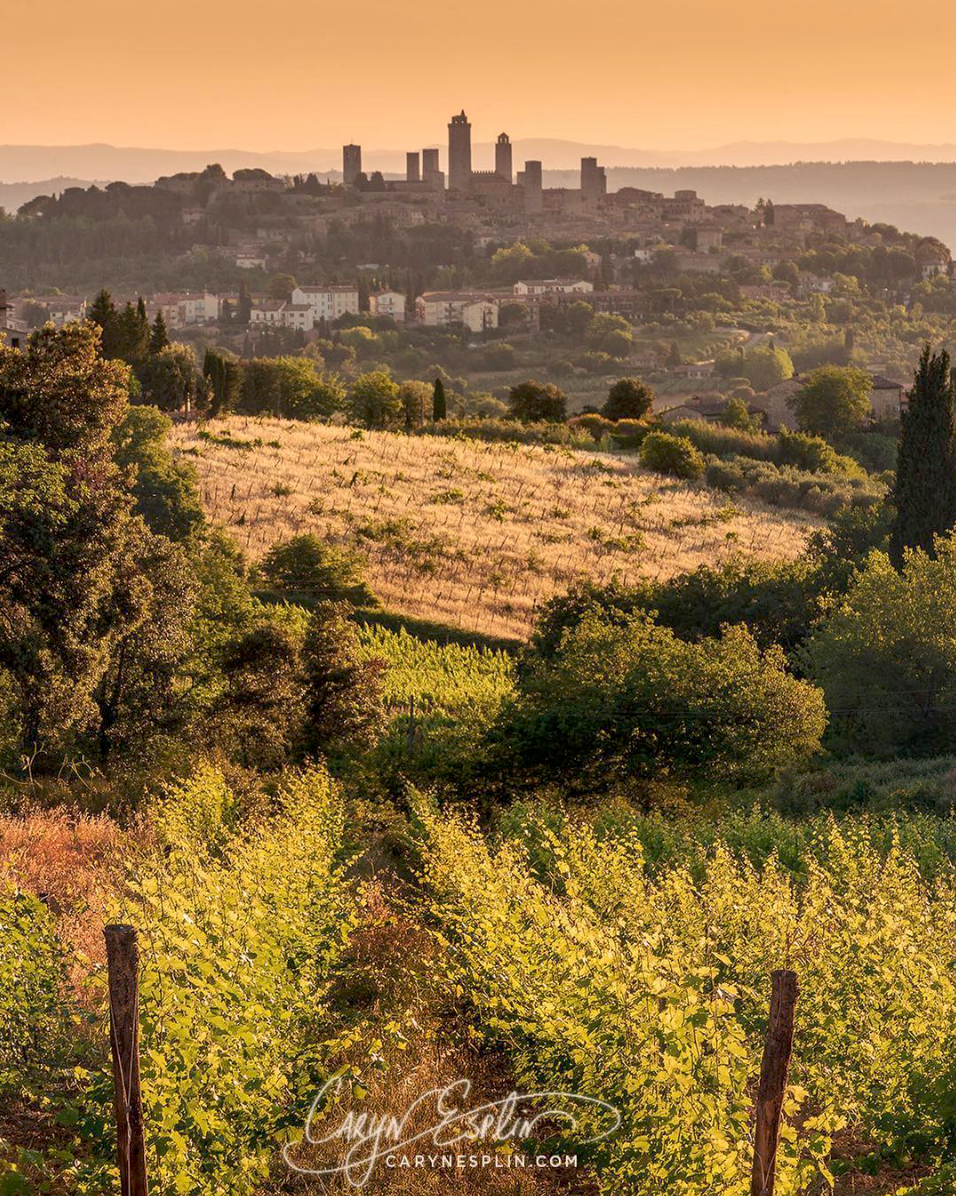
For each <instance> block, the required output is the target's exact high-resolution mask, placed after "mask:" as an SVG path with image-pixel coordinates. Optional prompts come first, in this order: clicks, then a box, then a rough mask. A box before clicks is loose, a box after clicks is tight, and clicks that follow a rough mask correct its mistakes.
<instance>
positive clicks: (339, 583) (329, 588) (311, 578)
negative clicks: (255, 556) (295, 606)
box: [259, 532, 377, 606]
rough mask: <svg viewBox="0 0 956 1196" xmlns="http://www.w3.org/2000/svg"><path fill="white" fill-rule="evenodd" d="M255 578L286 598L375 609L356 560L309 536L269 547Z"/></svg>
mask: <svg viewBox="0 0 956 1196" xmlns="http://www.w3.org/2000/svg"><path fill="white" fill-rule="evenodd" d="M259 574H260V576H261V577H262V578H263V580H264V581H266V582H267V583H268V584H269V585H270V586H271V587H272V588H273V589H276V590H280V591H282V592H283V593H285V594H287V595H289V596H290V597H292V596H295V597H298V598H307V599H311V600H328V601H332V602H337V601H341V600H345V601H348V602H352V603H354V604H355V605H356V606H375V605H377V599H376V598H375V595H374V594H373V593H372V591H371V589H370V588H369V586H368V585H366V583H365V580H364V579H363V577H362V571H361V566H360V564H359V560H358V558H357V557H356V556H354V555H352V554H350V553H346V552H343V551H342V550H341V549H338V548H333V547H332V546H331V545H329V544H326V543H325V542H324V541H322V540H320V539H319V538H318V536H316V535H313V534H312V533H311V532H310V533H307V534H304V535H301V536H293V537H292V539H291V540H285V541H281V542H280V543H277V544H273V546H272V547H271V548H270V549H269V551H268V552H267V553H266V555H265V557H264V558H263V560H262V562H261V564H260V565H259Z"/></svg>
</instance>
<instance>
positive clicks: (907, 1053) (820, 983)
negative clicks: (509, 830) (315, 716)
mask: <svg viewBox="0 0 956 1196" xmlns="http://www.w3.org/2000/svg"><path fill="white" fill-rule="evenodd" d="M420 817H421V821H422V826H423V832H424V837H425V878H426V882H427V884H428V886H429V889H430V892H431V911H432V914H433V916H434V918H435V919H436V920H437V921H438V924H439V927H440V928H439V930H438V931H437V934H438V936H439V941H440V943H441V944H442V946H443V947H444V948H445V950H446V956H445V958H446V959H447V970H448V974H449V977H450V978H451V980H452V981H453V982H454V983H456V984H457V985H459V986H460V988H461V990H462V992H463V993H464V994H465V997H466V999H467V1000H468V1001H469V1002H470V1003H471V1004H472V1006H473V1007H474V1010H475V1016H476V1018H477V1020H478V1023H479V1026H480V1027H481V1030H482V1032H483V1033H484V1035H485V1036H486V1038H487V1039H489V1040H491V1041H493V1042H495V1043H497V1044H499V1045H502V1046H503V1047H504V1048H505V1049H506V1050H507V1051H508V1054H509V1056H510V1058H511V1061H512V1064H513V1066H514V1069H515V1072H516V1077H517V1081H518V1086H519V1087H524V1088H527V1089H530V1090H542V1089H543V1090H561V1091H572V1092H578V1093H583V1094H586V1095H590V1096H594V1097H597V1098H599V1099H606V1100H612V1101H614V1102H615V1103H617V1104H618V1106H619V1107H620V1109H621V1111H622V1113H623V1116H624V1124H623V1127H622V1130H621V1131H620V1132H619V1133H618V1134H617V1135H615V1136H614V1137H613V1138H612V1139H609V1140H608V1141H607V1142H606V1143H602V1144H600V1145H599V1146H597V1147H596V1148H593V1149H595V1153H596V1161H597V1163H598V1165H599V1174H600V1183H601V1190H602V1192H604V1193H607V1194H608V1196H610V1194H611V1193H616V1192H620V1191H622V1190H626V1191H628V1192H631V1193H633V1194H634V1196H652V1194H654V1196H656V1194H657V1193H659V1192H661V1191H666V1192H680V1193H681V1194H682V1196H705V1194H709V1193H712V1192H717V1191H719V1192H720V1193H721V1194H722V1196H743V1194H744V1193H746V1192H747V1191H749V1177H750V1148H749V1141H748V1135H749V1131H750V1126H751V1111H752V1102H753V1090H752V1082H753V1077H754V1076H755V1075H756V1074H757V1072H758V1071H759V1062H760V1053H761V1049H762V1042H763V1033H764V1028H765V1024H766V1009H767V1002H768V998H769V981H768V976H769V973H770V971H771V970H773V969H774V968H777V967H781V966H786V965H790V966H792V967H793V968H795V970H796V971H797V972H798V975H799V978H800V984H801V991H802V995H801V998H800V1002H799V1005H798V1030H797V1038H796V1048H795V1056H794V1065H793V1069H792V1073H791V1083H790V1087H789V1090H788V1097H787V1101H786V1104H785V1109H784V1125H783V1131H782V1139H781V1144H780V1150H779V1155H778V1178H777V1189H776V1190H777V1192H778V1193H780V1196H795V1194H797V1193H806V1192H807V1191H808V1190H811V1189H813V1188H814V1187H815V1183H814V1177H815V1176H816V1177H818V1179H817V1181H816V1182H819V1179H820V1178H822V1179H823V1180H826V1179H827V1178H828V1174H829V1173H828V1169H827V1159H828V1157H829V1155H830V1151H831V1145H832V1141H833V1137H834V1135H835V1134H836V1133H838V1132H839V1131H840V1130H841V1129H842V1128H843V1127H844V1126H845V1125H846V1124H847V1123H848V1125H849V1131H850V1133H851V1134H852V1135H855V1136H856V1139H857V1140H858V1141H860V1142H861V1144H863V1145H864V1147H865V1148H867V1149H869V1150H870V1151H871V1152H872V1153H874V1154H875V1155H876V1157H877V1158H878V1157H880V1155H881V1153H882V1154H890V1155H895V1156H900V1157H918V1158H919V1159H921V1160H922V1161H924V1162H927V1163H929V1164H930V1165H934V1164H938V1163H939V1162H941V1161H942V1160H943V1159H945V1158H946V1157H947V1156H950V1157H951V1152H952V1145H953V1142H952V1140H953V1134H954V1119H953V1115H952V1110H951V1101H950V1099H949V1097H948V1093H949V1092H950V1091H951V1090H952V1086H953V1082H954V1075H953V1063H952V1059H953V1047H954V1045H956V1042H954V1031H953V1020H954V1014H956V987H954V985H953V982H952V979H951V977H952V974H953V968H954V965H956V925H954V921H953V918H952V913H951V911H952V903H953V898H954V887H953V886H954V874H953V869H952V867H951V866H945V867H943V868H942V869H941V871H940V873H939V875H938V876H937V877H936V879H935V880H934V881H933V882H932V883H930V882H928V881H926V880H924V879H922V878H921V876H920V873H919V869H918V867H917V864H916V861H915V859H914V857H913V855H912V854H911V853H910V852H908V851H905V850H902V849H900V848H899V847H898V845H896V844H895V843H893V842H892V840H891V842H890V844H889V850H888V851H883V850H880V848H878V847H875V846H874V845H873V842H872V837H871V833H870V831H869V829H868V828H867V826H866V825H865V824H862V825H860V826H854V825H852V824H848V825H847V826H845V827H843V828H838V827H837V826H836V825H835V824H833V823H826V824H823V825H822V826H821V827H820V834H819V837H818V839H817V840H816V841H815V842H814V843H813V849H812V851H808V852H807V858H806V860H805V876H804V878H803V879H801V880H799V881H798V880H796V879H795V878H794V877H793V875H792V874H790V873H789V872H788V870H787V869H786V868H785V867H783V866H782V865H781V864H780V863H779V862H778V860H777V858H776V856H775V855H771V856H770V858H769V859H767V861H766V863H765V864H764V865H763V866H762V867H759V868H758V867H754V866H753V865H752V864H751V863H750V862H749V861H747V860H745V859H741V858H739V857H735V856H734V854H733V853H732V852H731V851H730V850H729V849H728V848H727V847H726V846H725V845H724V844H723V843H721V842H720V841H719V839H718V841H717V842H715V843H714V844H713V845H712V846H711V847H710V848H709V849H707V850H705V851H702V852H698V862H697V868H696V869H695V874H693V875H692V873H691V871H690V870H689V869H688V868H687V867H685V866H682V864H681V862H680V861H679V860H678V861H676V862H675V863H674V864H673V866H670V867H666V868H664V869H662V870H660V871H659V872H658V873H657V874H656V875H652V874H650V872H649V869H648V867H647V862H646V859H645V853H644V849H643V846H642V842H641V839H640V837H639V836H638V835H637V834H636V833H635V832H634V831H633V830H630V829H629V828H628V827H627V826H619V827H617V828H616V829H613V828H612V831H611V833H608V832H607V831H605V832H604V833H603V834H601V833H598V832H597V831H596V830H595V829H594V828H593V827H590V826H588V825H587V824H586V823H584V822H583V821H582V820H571V819H569V818H567V817H566V816H564V815H561V814H560V813H556V812H555V811H554V810H539V811H538V812H532V813H531V814H530V815H529V816H528V817H527V818H526V819H525V820H524V821H523V822H517V823H515V824H514V825H513V830H514V829H515V827H516V828H517V832H518V833H515V834H513V835H512V836H511V837H509V838H505V839H503V840H500V841H498V842H497V843H495V844H489V843H488V842H487V840H486V839H484V838H483V837H482V836H481V835H480V834H479V833H478V832H477V831H476V830H475V829H474V828H473V827H472V826H471V825H470V824H469V822H468V821H467V820H466V819H458V818H453V817H452V818H449V817H447V816H440V815H437V814H435V813H434V812H433V811H430V810H428V809H425V808H423V809H422V810H421V811H420ZM903 1044H905V1046H904V1045H903ZM834 1166H835V1164H834Z"/></svg>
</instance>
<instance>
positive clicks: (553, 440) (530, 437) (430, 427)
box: [415, 419, 594, 449]
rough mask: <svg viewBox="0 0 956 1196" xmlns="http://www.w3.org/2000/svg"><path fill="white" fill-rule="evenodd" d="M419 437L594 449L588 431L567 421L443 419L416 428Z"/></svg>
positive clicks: (592, 440) (592, 439)
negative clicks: (556, 422)
mask: <svg viewBox="0 0 956 1196" xmlns="http://www.w3.org/2000/svg"><path fill="white" fill-rule="evenodd" d="M415 434H416V435H418V436H456V437H460V438H461V439H463V440H484V441H488V442H490V443H493V444H495V443H501V442H504V441H509V440H510V441H514V442H515V443H516V444H552V445H564V446H567V447H568V448H587V449H593V448H594V438H593V437H592V436H591V434H590V432H583V431H579V430H577V429H576V428H574V427H572V426H570V425H569V424H555V423H531V424H522V423H517V422H516V421H515V420H513V419H444V420H440V421H439V422H438V423H430V424H424V425H423V426H422V427H421V428H416V429H415Z"/></svg>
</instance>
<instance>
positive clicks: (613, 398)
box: [601, 378, 654, 420]
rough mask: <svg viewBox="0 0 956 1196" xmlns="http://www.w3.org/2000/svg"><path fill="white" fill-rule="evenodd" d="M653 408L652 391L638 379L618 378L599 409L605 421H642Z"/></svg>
mask: <svg viewBox="0 0 956 1196" xmlns="http://www.w3.org/2000/svg"><path fill="white" fill-rule="evenodd" d="M653 406H654V391H653V390H652V389H651V387H649V386H648V385H646V383H644V382H642V381H641V380H640V378H619V379H618V380H617V382H615V383H614V385H613V386H612V387H611V389H610V390H609V391H608V392H607V402H606V403H605V404H604V406H603V408H602V409H601V414H602V415H603V416H604V417H605V418H606V419H613V420H618V419H643V418H644V416H645V415H647V413H648V411H650V410H651V408H652V407H653Z"/></svg>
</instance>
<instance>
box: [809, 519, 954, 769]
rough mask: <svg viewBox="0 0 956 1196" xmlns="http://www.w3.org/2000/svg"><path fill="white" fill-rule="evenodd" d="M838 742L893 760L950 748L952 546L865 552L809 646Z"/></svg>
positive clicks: (949, 540) (941, 541)
mask: <svg viewBox="0 0 956 1196" xmlns="http://www.w3.org/2000/svg"><path fill="white" fill-rule="evenodd" d="M809 659H810V664H811V671H812V675H813V677H814V678H815V679H816V680H817V681H818V682H819V683H820V684H821V685H822V686H823V689H824V691H825V693H826V698H827V704H828V706H829V707H830V709H831V710H832V711H833V721H834V728H833V730H834V734H835V737H836V739H837V742H838V743H839V744H840V745H841V746H843V747H845V748H849V749H851V750H853V751H859V752H863V753H866V754H876V755H885V756H894V755H898V754H900V753H905V754H911V753H918V754H931V755H937V754H942V753H944V752H952V751H954V750H956V542H954V540H953V537H952V536H946V537H941V538H938V539H937V540H936V542H935V545H934V550H933V553H932V554H931V553H928V552H925V551H923V550H922V549H919V548H913V549H906V550H905V551H904V555H903V563H902V570H898V569H896V568H895V567H894V566H893V563H892V562H891V561H890V558H889V556H888V555H887V554H886V553H883V552H874V553H872V554H871V556H870V558H869V560H868V562H867V564H866V567H865V568H864V570H863V571H862V573H860V574H859V576H858V577H857V579H856V580H855V582H854V584H852V585H851V588H850V591H849V593H848V594H847V596H846V598H845V599H844V600H843V601H842V602H841V603H840V604H839V605H838V606H837V607H836V609H835V610H834V611H833V612H832V613H831V614H830V615H829V617H828V618H827V619H826V620H825V622H824V623H823V624H822V626H821V627H820V629H819V631H818V632H817V634H816V635H815V636H814V638H813V640H812V641H811V644H810V648H809Z"/></svg>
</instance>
